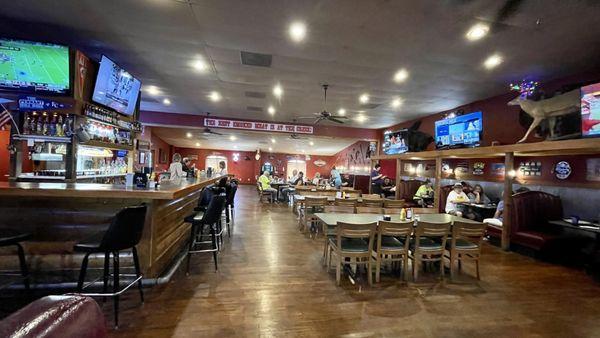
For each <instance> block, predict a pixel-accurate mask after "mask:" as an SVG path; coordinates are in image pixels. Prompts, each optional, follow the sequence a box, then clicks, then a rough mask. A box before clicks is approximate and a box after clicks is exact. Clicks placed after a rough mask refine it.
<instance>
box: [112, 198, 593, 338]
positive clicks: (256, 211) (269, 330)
mask: <svg viewBox="0 0 600 338" xmlns="http://www.w3.org/2000/svg"><path fill="white" fill-rule="evenodd" d="M296 224H297V223H296V220H295V217H294V216H293V215H292V213H291V212H290V209H289V208H288V207H287V206H285V205H274V206H271V205H267V204H265V205H262V204H260V203H258V202H257V201H256V195H255V190H254V187H248V186H244V187H242V188H241V189H240V190H239V193H238V199H237V217H236V225H235V230H234V234H233V237H232V238H231V241H229V242H226V247H225V249H224V251H223V252H222V253H221V254H220V256H219V257H220V266H219V272H217V273H215V272H214V267H213V264H212V259H210V257H209V256H208V255H204V256H203V257H200V256H199V257H196V258H194V259H193V261H192V262H193V270H192V273H191V275H190V276H189V277H186V276H185V274H184V273H183V272H181V271H179V272H178V273H177V274H176V276H175V277H174V278H173V279H172V280H171V282H170V283H169V284H167V285H163V286H157V287H154V288H152V289H147V290H146V303H145V304H144V305H140V304H139V298H138V294H137V292H129V293H128V295H126V296H125V297H124V298H125V302H124V303H123V306H122V313H121V327H120V328H119V330H117V331H112V332H111V335H114V336H124V337H129V336H140V337H171V336H175V337H201V336H202V337H211V336H214V337H224V336H238V337H245V336H249V337H259V336H277V337H281V336H351V337H371V336H387V337H401V336H404V337H405V336H414V337H477V336H487V337H522V336H529V337H538V336H552V337H592V336H600V286H599V285H598V284H597V283H595V282H594V281H593V280H591V279H590V278H589V277H588V276H586V275H585V274H584V273H583V272H581V271H578V270H573V269H570V268H565V267H561V266H555V265H550V264H547V263H542V262H539V261H535V260H533V259H531V258H528V257H525V256H522V255H519V254H515V253H505V252H503V251H501V250H500V249H498V248H497V247H494V246H491V245H488V244H486V246H485V248H484V256H483V264H482V271H481V275H482V281H481V282H479V283H477V282H476V280H474V279H472V278H470V277H468V276H464V277H462V278H461V280H460V282H459V283H449V282H445V283H443V282H440V281H438V280H436V278H435V277H434V276H433V274H425V275H424V278H423V281H422V282H419V283H418V284H415V283H408V284H404V283H401V282H398V280H397V278H396V277H393V276H390V275H386V276H384V277H382V282H381V283H379V284H377V285H376V286H374V287H372V288H369V287H368V286H363V287H359V286H357V285H353V284H351V283H350V281H349V280H348V278H344V279H343V281H342V286H341V287H336V286H335V273H334V272H330V273H327V272H325V270H324V268H323V267H322V265H321V254H322V242H321V239H319V240H316V241H315V240H313V239H309V238H307V237H305V236H304V235H302V234H300V233H299V232H298V230H297V227H296ZM472 271H473V269H472V268H471V267H470V266H466V267H465V272H466V273H471V272H472ZM104 309H105V312H106V317H107V319H109V320H112V310H111V309H112V306H111V303H110V301H109V302H107V303H106V304H105V305H104Z"/></svg>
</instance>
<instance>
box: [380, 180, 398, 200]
mask: <svg viewBox="0 0 600 338" xmlns="http://www.w3.org/2000/svg"><path fill="white" fill-rule="evenodd" d="M392 188H394V184H392V180H390V178H389V177H386V178H384V179H383V183H381V195H382V196H383V197H384V198H388V197H395V196H396V189H394V190H393V191H392Z"/></svg>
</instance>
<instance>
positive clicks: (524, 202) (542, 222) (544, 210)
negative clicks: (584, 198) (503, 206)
mask: <svg viewBox="0 0 600 338" xmlns="http://www.w3.org/2000/svg"><path fill="white" fill-rule="evenodd" d="M512 200H513V208H512V212H511V215H512V226H511V229H510V230H511V233H516V232H519V231H523V230H536V231H541V232H543V231H544V230H547V229H544V228H547V226H548V221H549V220H554V219H561V218H562V217H563V209H562V202H561V199H560V197H558V196H555V195H552V194H548V193H545V192H543V191H526V192H522V193H518V194H514V195H513V196H512Z"/></svg>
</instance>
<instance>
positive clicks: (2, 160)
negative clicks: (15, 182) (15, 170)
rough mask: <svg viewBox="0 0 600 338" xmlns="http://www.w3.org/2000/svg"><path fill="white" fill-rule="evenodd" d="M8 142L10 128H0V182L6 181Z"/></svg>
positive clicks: (8, 157) (8, 155)
mask: <svg viewBox="0 0 600 338" xmlns="http://www.w3.org/2000/svg"><path fill="white" fill-rule="evenodd" d="M9 142H10V130H8V129H7V130H0V182H6V181H8V170H9V165H8V164H9V162H10V154H9V153H8V148H7V147H8V144H9Z"/></svg>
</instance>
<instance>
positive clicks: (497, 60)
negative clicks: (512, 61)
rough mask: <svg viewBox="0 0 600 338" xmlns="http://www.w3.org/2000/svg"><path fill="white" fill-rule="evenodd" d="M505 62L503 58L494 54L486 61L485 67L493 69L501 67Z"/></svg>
mask: <svg viewBox="0 0 600 338" xmlns="http://www.w3.org/2000/svg"><path fill="white" fill-rule="evenodd" d="M503 61H504V60H503V59H502V56H500V55H498V54H494V55H491V56H490V57H488V58H487V59H485V61H484V62H483V66H484V67H485V68H487V69H492V68H496V67H497V66H499V65H500V64H501V63H502V62H503Z"/></svg>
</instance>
